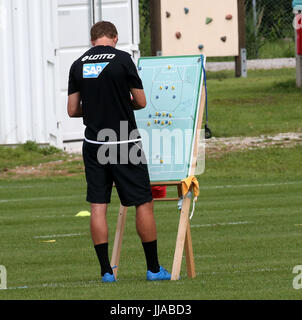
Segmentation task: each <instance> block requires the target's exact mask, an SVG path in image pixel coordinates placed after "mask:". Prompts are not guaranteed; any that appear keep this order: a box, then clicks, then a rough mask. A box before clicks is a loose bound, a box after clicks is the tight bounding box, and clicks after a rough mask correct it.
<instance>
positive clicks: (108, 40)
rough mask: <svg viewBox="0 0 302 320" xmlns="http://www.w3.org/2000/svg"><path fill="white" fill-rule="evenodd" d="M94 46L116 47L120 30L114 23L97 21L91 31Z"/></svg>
mask: <svg viewBox="0 0 302 320" xmlns="http://www.w3.org/2000/svg"><path fill="white" fill-rule="evenodd" d="M90 37H91V43H92V45H93V46H98V45H108V46H112V47H115V46H116V44H117V42H118V32H117V30H116V27H115V25H114V24H113V23H111V22H108V21H101V22H98V23H96V24H95V25H94V26H93V27H92V28H91V31H90Z"/></svg>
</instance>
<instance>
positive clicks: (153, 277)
mask: <svg viewBox="0 0 302 320" xmlns="http://www.w3.org/2000/svg"><path fill="white" fill-rule="evenodd" d="M147 280H148V281H160V280H171V274H170V273H169V272H168V271H167V270H166V269H164V268H163V267H159V272H157V273H153V272H151V271H149V270H148V271H147Z"/></svg>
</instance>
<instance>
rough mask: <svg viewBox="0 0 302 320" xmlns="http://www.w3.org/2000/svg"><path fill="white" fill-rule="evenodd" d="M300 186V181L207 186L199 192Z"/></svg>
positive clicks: (301, 182)
mask: <svg viewBox="0 0 302 320" xmlns="http://www.w3.org/2000/svg"><path fill="white" fill-rule="evenodd" d="M295 184H302V181H293V182H278V183H262V184H238V185H236V184H235V185H222V186H208V187H200V189H201V190H210V189H236V188H256V187H276V186H283V185H295Z"/></svg>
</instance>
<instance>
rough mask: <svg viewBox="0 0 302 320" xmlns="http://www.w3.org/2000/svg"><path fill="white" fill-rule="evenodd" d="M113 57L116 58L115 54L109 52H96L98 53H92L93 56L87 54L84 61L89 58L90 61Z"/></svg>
mask: <svg viewBox="0 0 302 320" xmlns="http://www.w3.org/2000/svg"><path fill="white" fill-rule="evenodd" d="M113 58H115V54H108V53H105V54H96V55H91V56H85V57H84V58H83V59H82V62H84V61H87V60H89V61H95V60H105V59H108V60H112V59H113Z"/></svg>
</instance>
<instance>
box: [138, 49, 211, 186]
mask: <svg viewBox="0 0 302 320" xmlns="http://www.w3.org/2000/svg"><path fill="white" fill-rule="evenodd" d="M205 61H206V59H205V57H204V56H203V55H194V56H179V57H178V56H175V57H151V58H141V59H139V62H138V71H139V75H140V77H141V79H142V81H143V85H144V90H145V94H146V98H147V106H146V108H145V109H143V110H140V111H137V112H135V116H136V121H137V125H138V129H139V131H140V134H141V136H142V139H143V148H144V151H145V154H146V158H147V161H148V166H149V173H150V179H151V181H153V182H154V181H156V182H158V181H176V180H182V179H184V178H187V177H188V176H189V175H190V169H191V165H192V161H193V160H192V159H193V147H194V141H195V137H196V131H197V130H196V129H197V120H198V119H197V118H198V114H199V109H200V101H201V93H202V87H203V76H204V74H203V66H205Z"/></svg>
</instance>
